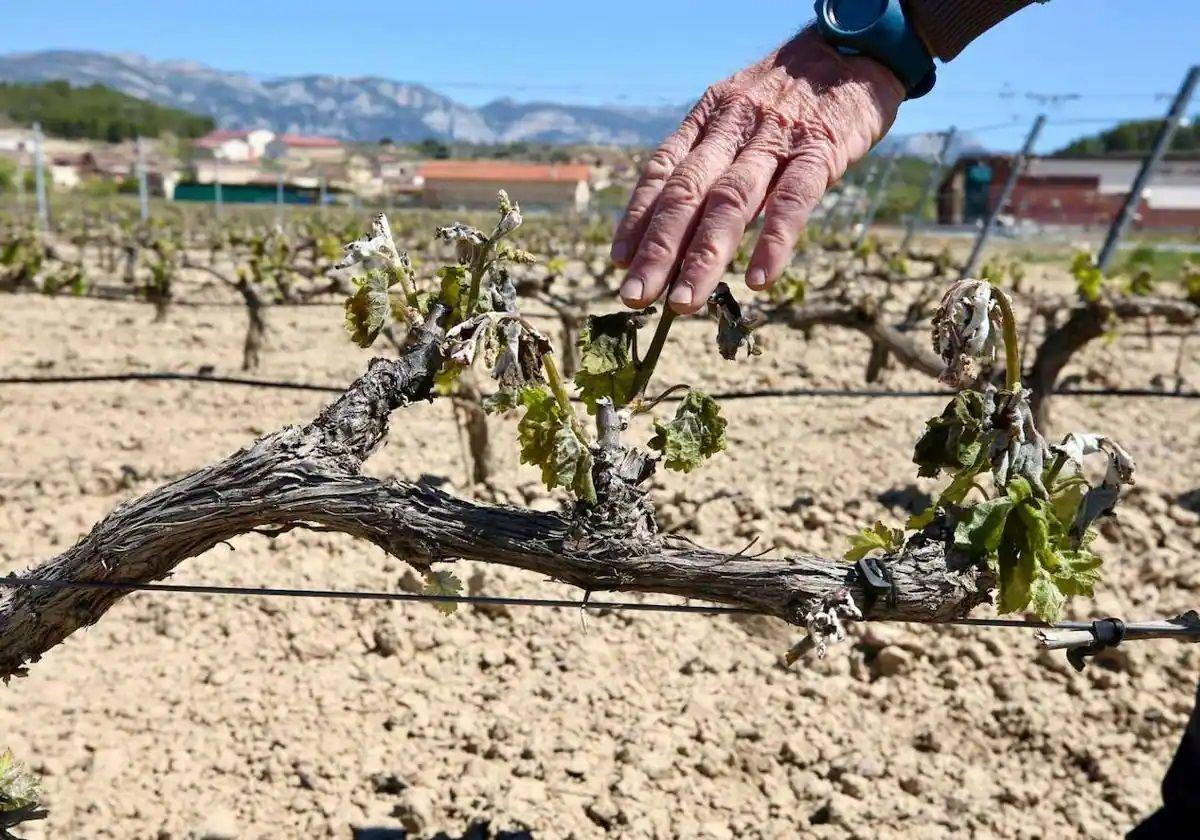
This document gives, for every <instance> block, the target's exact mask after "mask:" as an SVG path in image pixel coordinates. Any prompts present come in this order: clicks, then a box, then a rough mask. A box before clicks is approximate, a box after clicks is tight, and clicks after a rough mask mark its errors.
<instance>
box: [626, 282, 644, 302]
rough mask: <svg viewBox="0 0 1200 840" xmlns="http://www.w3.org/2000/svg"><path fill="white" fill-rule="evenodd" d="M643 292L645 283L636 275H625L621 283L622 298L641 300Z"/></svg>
mask: <svg viewBox="0 0 1200 840" xmlns="http://www.w3.org/2000/svg"><path fill="white" fill-rule="evenodd" d="M644 294H646V283H645V281H643V280H641V279H639V278H637V277H626V278H625V282H624V283H622V284H621V297H622V298H623V299H624V300H641V299H642V295H644Z"/></svg>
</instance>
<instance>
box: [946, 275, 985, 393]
mask: <svg viewBox="0 0 1200 840" xmlns="http://www.w3.org/2000/svg"><path fill="white" fill-rule="evenodd" d="M995 291H996V290H995V289H994V288H993V286H992V285H991V284H990V283H984V282H983V281H981V280H959V281H958V282H957V283H954V284H952V285H951V286H950V288H949V289H947V290H946V293H945V294H944V295H943V296H942V301H941V303H940V304H939V306H938V308H937V312H935V313H934V316H933V349H934V351H935V352H937V354H938V355H939V356H941V357H942V362H943V363H944V364H945V366H946V369H945V370H943V371H942V374H941V376H940V377H939V379H940V381H941V382H944V383H945V384H947V385H950V386H952V387H956V388H959V387H963V386H965V385H969V384H970V383H971V382H973V381H974V380H975V379H976V378H978V376H979V365H978V363H977V361H976V360H977V359H986V360H990V359H993V358H995V355H996V348H997V347H998V346H999V336H1000V323H999V315H998V313H997V312H996V311H994V310H995V309H996V306H995V303H994V302H993V300H992V294H993V292H995Z"/></svg>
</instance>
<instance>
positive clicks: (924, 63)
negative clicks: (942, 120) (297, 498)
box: [816, 0, 937, 99]
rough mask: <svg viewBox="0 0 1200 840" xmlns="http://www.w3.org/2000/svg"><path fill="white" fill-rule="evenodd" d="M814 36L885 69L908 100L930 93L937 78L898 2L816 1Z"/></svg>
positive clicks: (844, 53)
mask: <svg viewBox="0 0 1200 840" xmlns="http://www.w3.org/2000/svg"><path fill="white" fill-rule="evenodd" d="M816 9H817V32H819V33H820V35H821V37H822V38H824V39H825V40H826V41H828V42H829V43H830V44H832V45H833V46H834V47H836V48H837V50H838V52H840V53H842V54H843V55H865V56H868V57H870V58H873V59H875V60H876V61H878V62H879V63H880V64H883V65H884V66H886V67H888V68H889V69H890V70H891V71H892V72H893V73H895V74H896V78H898V79H899V80H900V83H901V84H903V85H904V89H905V90H906V91H908V98H909V99H917V98H918V97H921V96H924V95H925V94H927V93H929V91H931V90H933V83H934V82H935V81H936V78H937V74H936V71H935V70H934V66H933V56H932V55H930V54H929V50H928V49H926V47H925V44H924V42H922V41H921V37H920V36H919V35H917V31H916V29H914V28H913V25H912V22H911V21H910V20H909V19H908V17H907V16H906V15H905V14H904V7H903V5H902V4H901V2H900V0H817V4H816Z"/></svg>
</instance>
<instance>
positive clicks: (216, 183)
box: [213, 157, 222, 219]
mask: <svg viewBox="0 0 1200 840" xmlns="http://www.w3.org/2000/svg"><path fill="white" fill-rule="evenodd" d="M213 200H214V201H215V202H216V204H215V209H216V213H217V219H220V218H221V215H222V213H221V209H222V205H221V159H220V158H219V157H214V158H213Z"/></svg>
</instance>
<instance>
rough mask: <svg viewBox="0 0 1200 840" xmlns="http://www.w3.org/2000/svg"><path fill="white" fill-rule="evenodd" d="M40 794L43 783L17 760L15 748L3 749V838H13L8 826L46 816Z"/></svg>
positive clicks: (0, 757)
mask: <svg viewBox="0 0 1200 840" xmlns="http://www.w3.org/2000/svg"><path fill="white" fill-rule="evenodd" d="M41 797H42V788H41V784H40V783H39V782H38V779H37V777H36V776H34V775H33V773H31V772H30V771H29V768H28V767H26V766H25V765H24V764H23V763H21V762H19V761H17V760H16V758H15V757H14V756H13V754H12V750H5V751H4V752H0V838H14V835H12V834H10V833H9V832H8V829H9V828H13V827H15V826H17V825H20V824H21V823H23V822H28V821H31V820H40V819H45V817H46V811H45V809H43V808H41V807H40V805H39V801H40V800H41ZM14 840H15V838H14Z"/></svg>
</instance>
